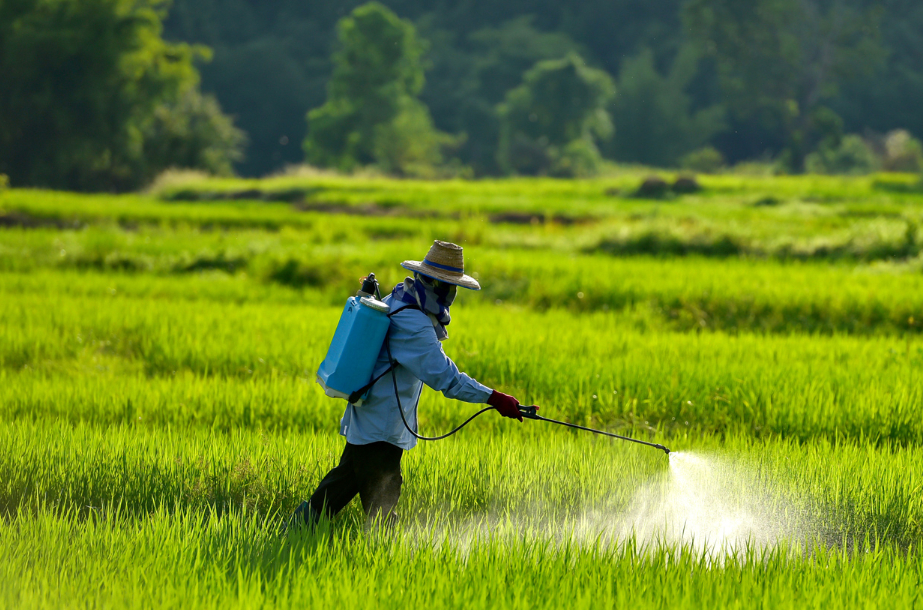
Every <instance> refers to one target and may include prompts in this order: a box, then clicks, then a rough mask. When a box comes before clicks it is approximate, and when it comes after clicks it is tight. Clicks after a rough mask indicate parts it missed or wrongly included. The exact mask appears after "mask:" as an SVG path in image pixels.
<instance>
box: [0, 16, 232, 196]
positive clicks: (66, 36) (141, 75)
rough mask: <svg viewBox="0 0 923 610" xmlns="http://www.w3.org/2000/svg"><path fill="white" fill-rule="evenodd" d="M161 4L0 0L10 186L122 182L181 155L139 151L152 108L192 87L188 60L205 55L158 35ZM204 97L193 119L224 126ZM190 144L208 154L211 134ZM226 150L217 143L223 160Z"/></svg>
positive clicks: (5, 167) (4, 159)
mask: <svg viewBox="0 0 923 610" xmlns="http://www.w3.org/2000/svg"><path fill="white" fill-rule="evenodd" d="M162 6H163V2H161V1H160V0H82V1H80V2H77V1H74V0H16V1H9V2H2V3H0V83H2V86H0V171H2V172H5V173H8V174H9V176H10V179H11V181H12V182H13V184H21V185H36V186H46V187H54V188H68V189H84V190H119V189H129V188H135V187H137V186H139V185H140V184H141V183H142V182H143V181H144V180H145V179H147V178H148V177H150V176H151V175H152V174H153V173H156V172H157V171H159V170H161V169H164V168H165V167H167V166H171V165H179V164H180V163H181V162H182V160H180V159H173V158H169V157H166V158H160V159H159V160H154V159H145V158H144V154H145V147H146V144H147V143H148V139H149V138H150V137H152V135H151V134H152V130H154V131H157V128H156V126H155V124H156V123H157V121H158V119H157V113H158V109H160V108H162V107H163V106H164V105H168V106H169V105H175V104H177V103H178V102H179V100H180V99H181V98H182V97H183V96H186V95H190V93H189V92H190V91H191V90H193V89H195V87H196V86H197V83H198V77H197V73H196V70H195V68H194V67H193V65H192V62H193V58H194V57H195V56H200V57H207V50H206V49H204V48H196V47H190V46H188V45H186V44H170V43H167V42H164V41H163V40H162V39H161V37H160V34H161V17H162V16H163V13H162V11H161V8H162ZM209 104H210V112H209V113H208V114H207V119H205V117H203V116H202V115H200V116H199V118H198V119H197V120H198V122H199V123H201V122H202V120H203V119H204V120H213V121H218V122H222V125H221V126H220V129H225V131H226V127H227V124H226V119H224V118H223V117H221V114H220V111H218V109H217V105H216V103H215V102H213V101H212V102H209ZM180 107H182V106H180ZM177 108H178V107H177V106H174V107H173V109H172V110H171V111H170V112H173V113H174V114H175V112H176V111H177ZM161 131H162V130H161ZM227 143H228V142H225V144H227ZM200 144H201V145H202V146H204V147H205V148H211V150H212V153H209V156H211V157H213V158H214V157H216V155H218V154H219V153H217V152H216V149H214V148H212V143H211V142H204V141H201V140H200ZM220 148H221V147H219V149H220ZM233 148H234V147H233V146H231V147H229V148H224V149H223V150H224V151H225V152H227V153H229V156H228V157H227V159H226V161H230V160H231V159H232V158H233V152H232V149H233ZM193 156H195V155H193ZM187 158H188V157H187ZM155 161H156V162H155ZM214 161H216V162H217V161H218V159H217V158H215V159H214ZM219 164H220V163H219ZM225 165H226V164H225Z"/></svg>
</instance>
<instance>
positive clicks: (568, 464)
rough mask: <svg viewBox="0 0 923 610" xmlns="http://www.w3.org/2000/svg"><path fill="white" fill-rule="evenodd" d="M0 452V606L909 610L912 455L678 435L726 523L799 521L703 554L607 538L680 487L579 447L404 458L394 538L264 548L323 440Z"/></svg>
mask: <svg viewBox="0 0 923 610" xmlns="http://www.w3.org/2000/svg"><path fill="white" fill-rule="evenodd" d="M0 438H2V440H3V444H4V446H6V447H9V448H10V449H11V451H9V452H7V453H4V454H3V455H2V456H0V473H2V474H3V480H4V481H5V482H6V483H5V485H4V488H3V490H2V506H3V507H4V510H5V512H6V521H5V523H4V524H3V525H2V526H0V550H2V552H3V553H4V556H5V557H7V558H8V559H7V561H4V562H3V563H2V564H0V578H2V579H3V582H4V583H5V586H4V587H3V588H2V592H0V595H2V596H3V602H4V605H15V606H20V607H21V606H29V607H48V606H57V605H60V604H62V603H66V604H67V605H71V606H78V607H80V606H82V605H86V606H91V605H97V604H111V605H118V606H133V605H145V604H147V605H150V604H158V605H165V606H174V605H175V606H182V607H211V606H212V605H229V604H230V605H240V606H246V607H249V606H263V605H267V604H271V605H281V606H287V605H295V604H298V605H304V604H315V603H320V602H325V603H352V604H355V605H358V606H360V607H364V606H366V605H368V606H376V607H377V606H380V605H385V606H392V605H393V606H395V607H396V606H398V605H406V604H408V603H429V604H436V605H441V604H445V605H456V604H459V603H464V604H465V605H474V606H478V607H480V606H484V607H487V606H490V607H496V606H497V605H500V606H501V607H504V606H507V605H509V606H521V605H523V604H526V605H538V606H542V607H545V606H550V605H551V604H555V603H557V604H559V603H560V601H561V600H562V599H565V598H566V599H569V600H571V601H572V602H574V603H576V604H577V605H578V606H587V607H596V606H598V605H599V604H601V603H605V604H607V605H614V606H618V607H638V605H641V606H642V607H644V606H645V605H651V606H655V605H656V606H658V607H659V606H662V605H671V606H680V607H685V606H687V605H688V606H690V607H692V606H695V605H697V604H701V603H709V604H710V603H714V604H719V603H720V604H734V603H736V604H738V605H743V606H747V605H751V603H752V602H753V601H754V600H753V599H748V598H749V597H750V596H752V595H773V596H774V597H775V599H774V605H775V603H776V602H779V603H780V604H781V605H782V606H783V607H786V604H788V605H791V607H795V606H796V605H798V606H800V605H804V604H806V603H809V604H812V603H816V601H817V600H821V599H823V600H827V601H828V603H829V600H838V601H837V602H836V603H853V602H857V601H858V602H862V603H882V604H886V605H893V606H902V605H907V606H908V607H909V606H911V605H912V604H913V603H915V600H917V598H918V595H919V593H918V587H919V583H920V577H921V576H923V564H921V563H920V554H919V553H918V552H917V549H916V548H915V546H914V544H915V542H916V541H918V540H919V536H920V533H921V532H920V530H919V527H920V512H921V510H923V506H921V504H920V500H919V494H918V493H916V492H918V489H919V485H920V481H919V473H920V472H921V471H923V470H921V468H920V466H921V460H923V455H921V454H920V452H919V451H918V450H914V451H906V450H894V449H889V448H875V447H872V446H870V445H864V444H859V445H856V444H850V443H847V444H839V443H837V444H830V443H815V444H813V445H812V446H800V445H798V444H794V443H788V442H777V441H768V442H753V441H751V440H749V439H746V437H739V438H736V439H730V440H729V439H725V440H724V441H721V442H720V443H716V441H717V439H709V438H707V437H706V438H701V437H699V438H691V437H690V438H688V439H682V440H679V447H680V448H681V449H684V450H685V449H686V448H687V447H692V448H694V449H692V450H693V452H695V453H697V454H699V455H700V456H702V457H703V458H704V459H708V460H713V462H712V463H714V464H718V463H720V460H730V461H732V463H733V466H732V467H731V469H730V470H728V471H727V473H725V478H726V479H728V480H730V481H731V482H732V485H733V486H734V487H735V489H739V490H744V493H743V495H742V496H740V497H739V498H737V500H738V502H737V503H735V504H734V506H733V507H731V508H730V510H732V511H733V512H734V514H735V515H736V514H737V513H738V512H739V511H746V510H750V509H753V508H754V507H760V506H764V507H765V505H766V504H767V503H769V504H772V506H773V507H772V508H769V509H768V510H767V513H768V515H769V516H772V515H774V514H776V512H777V511H778V510H779V509H780V507H781V506H783V505H787V506H789V507H796V508H797V509H798V515H797V516H800V517H802V518H803V519H802V520H801V522H800V523H801V525H800V526H799V528H797V529H791V530H790V531H786V530H785V527H789V526H791V524H793V523H796V522H797V520H795V521H791V520H788V519H785V520H784V526H785V527H781V528H780V523H779V522H778V521H768V522H767V525H768V526H769V527H774V528H776V529H777V530H778V531H777V533H778V534H779V535H780V536H781V539H780V540H777V541H775V542H774V543H773V544H771V545H769V546H758V545H756V544H755V543H754V544H752V545H749V546H746V545H745V546H742V547H739V550H738V551H737V552H735V553H731V554H727V555H725V554H718V555H715V554H713V553H710V552H709V551H708V550H706V549H703V548H701V547H698V546H696V544H695V542H694V541H693V540H685V541H684V540H682V539H680V540H677V541H673V540H662V541H659V542H658V541H657V540H655V539H651V540H644V539H642V538H638V537H637V536H636V535H633V534H631V533H630V532H631V530H630V529H628V530H625V529H623V528H621V527H620V524H621V522H622V521H624V520H625V519H626V518H628V522H629V524H630V523H631V518H632V516H631V515H630V513H631V511H632V506H633V504H634V501H635V500H636V499H637V496H638V495H639V494H641V495H643V494H644V493H645V492H644V491H643V490H644V485H645V484H646V482H647V483H651V484H655V485H656V484H658V483H660V482H664V481H666V482H667V485H668V486H667V487H666V488H665V490H666V491H671V490H672V491H674V492H675V491H676V490H677V489H678V488H676V487H675V486H671V484H670V483H669V482H668V481H669V479H670V478H671V477H673V476H675V475H673V474H671V473H670V472H669V471H668V470H667V464H666V460H665V458H664V457H663V455H662V454H660V453H657V452H649V451H647V450H645V449H640V448H636V447H634V446H626V445H625V444H622V443H619V442H617V441H611V440H595V439H592V438H589V439H588V438H586V437H583V436H578V435H577V434H569V433H565V434H563V435H561V434H557V433H554V432H551V431H539V432H535V433H525V434H523V435H522V436H520V435H519V434H518V433H516V432H513V431H510V432H508V433H505V434H502V435H499V436H498V435H496V434H491V435H489V436H486V437H484V436H482V435H479V434H474V435H469V436H464V437H459V438H458V439H453V440H452V441H449V442H446V443H443V444H437V445H432V446H425V447H421V448H419V449H417V450H414V451H413V452H411V453H409V454H407V459H406V460H405V464H404V469H405V481H406V482H405V486H404V494H403V498H402V500H401V504H400V505H399V509H400V511H401V514H402V515H403V521H402V523H403V524H404V525H402V526H401V527H400V528H399V530H397V531H395V532H393V533H392V534H390V535H383V534H376V533H375V531H374V530H372V531H369V532H363V528H362V522H361V520H360V519H359V518H358V515H357V513H356V512H355V507H352V508H351V509H350V511H349V512H348V514H346V515H345V516H344V517H343V518H341V519H338V520H337V522H335V523H333V524H332V525H328V524H326V523H322V526H321V528H320V529H319V530H318V531H316V532H314V533H311V532H307V531H303V530H302V531H300V532H298V531H296V532H293V533H289V534H287V535H280V534H279V523H280V520H281V518H282V517H284V516H285V515H286V514H287V513H288V510H290V508H291V506H292V505H293V504H294V503H295V502H297V501H298V499H299V498H300V497H301V496H302V495H303V494H304V493H305V490H306V489H310V486H311V484H312V483H313V482H314V481H316V479H317V477H319V476H320V474H321V473H322V472H323V470H324V469H325V468H327V467H328V466H329V465H330V464H332V463H333V460H334V459H335V457H336V452H337V451H338V449H339V446H340V442H338V441H336V440H335V439H334V438H333V437H331V436H329V435H307V436H304V435H292V434H283V435H264V434H260V433H252V432H239V433H233V434H231V435H223V434H215V433H212V432H194V433H191V434H190V433H184V432H180V431H176V430H167V429H163V430H152V431H139V430H133V429H131V428H128V427H119V428H114V429H112V428H110V429H106V428H93V427H85V426H77V427H75V428H71V427H67V426H61V425H58V424H51V425H33V424H22V423H14V424H3V425H2V426H0ZM719 447H720V448H719ZM883 471H884V472H895V473H898V472H901V473H906V476H901V477H886V478H885V479H884V480H883V479H882V477H881V476H880V473H881V472H883ZM679 489H681V488H679ZM690 508H694V507H690ZM760 518H764V517H763V516H761V517H760ZM754 531H756V530H754ZM786 541H787V542H786ZM344 575H345V576H348V578H349V583H348V584H346V585H344V582H343V578H344ZM397 583H405V584H403V585H399V584H397ZM574 600H576V601H574ZM780 600H781V601H780Z"/></svg>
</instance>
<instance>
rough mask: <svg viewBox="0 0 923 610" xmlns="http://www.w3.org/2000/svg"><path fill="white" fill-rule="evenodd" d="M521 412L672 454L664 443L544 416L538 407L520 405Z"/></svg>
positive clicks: (524, 414)
mask: <svg viewBox="0 0 923 610" xmlns="http://www.w3.org/2000/svg"><path fill="white" fill-rule="evenodd" d="M519 413H520V414H521V415H522V416H523V417H525V418H526V419H536V420H538V421H546V422H549V423H552V424H558V425H559V426H567V427H568V428H576V429H577V430H584V431H586V432H592V433H593V434H601V435H603V436H611V437H612V438H617V439H621V440H623V441H631V442H632V443H638V444H639V445H647V446H648V447H653V448H654V449H660V450H661V451H663V452H664V453H666V454H667V455H670V450H669V449H667V448H666V447H664V446H663V445H658V444H656V443H648V442H647V441H639V440H638V439H636V438H630V437H628V436H620V435H618V434H613V433H611V432H603V431H602V430H594V429H593V428H587V427H585V426H578V425H577V424H572V423H569V422H566V421H558V420H556V419H548V418H547V417H542V416H541V415H539V414H538V407H535V406H531V407H523V406H520V407H519Z"/></svg>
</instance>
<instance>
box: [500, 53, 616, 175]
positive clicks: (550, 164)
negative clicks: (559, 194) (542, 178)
mask: <svg viewBox="0 0 923 610" xmlns="http://www.w3.org/2000/svg"><path fill="white" fill-rule="evenodd" d="M614 95H615V90H614V87H613V85H612V79H611V78H609V75H608V74H606V73H605V72H603V71H602V70H596V69H593V68H589V67H587V66H586V62H584V61H583V59H581V58H580V56H578V55H577V54H575V53H572V54H570V55H568V56H567V57H565V58H564V59H560V60H554V61H540V62H538V63H537V64H535V66H534V67H533V68H532V69H531V70H529V71H528V72H526V74H525V76H524V77H523V83H522V85H520V86H519V87H516V88H515V89H513V90H511V91H509V92H508V93H507V95H506V100H505V101H504V103H503V104H501V105H500V106H499V108H498V111H499V114H500V146H499V150H498V152H497V161H498V163H499V165H500V167H502V168H503V170H504V171H506V172H510V173H517V174H531V175H537V174H557V175H582V174H585V173H586V172H594V171H596V168H597V166H598V164H599V152H598V151H597V149H596V145H595V142H594V140H595V139H605V138H608V137H609V136H611V134H612V122H611V119H610V118H609V114H608V112H607V111H606V106H607V105H608V103H609V101H610V100H612V98H613V96H614Z"/></svg>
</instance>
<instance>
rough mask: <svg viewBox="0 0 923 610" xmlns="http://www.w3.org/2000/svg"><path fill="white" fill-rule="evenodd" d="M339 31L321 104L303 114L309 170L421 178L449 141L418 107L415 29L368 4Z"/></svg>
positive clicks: (342, 23) (419, 82)
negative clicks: (365, 169) (361, 169)
mask: <svg viewBox="0 0 923 610" xmlns="http://www.w3.org/2000/svg"><path fill="white" fill-rule="evenodd" d="M337 30H338V32H339V39H340V48H339V50H338V51H337V52H336V54H335V55H334V65H335V67H334V71H333V75H332V76H331V78H330V83H329V85H328V88H327V102H326V103H325V104H324V105H323V106H321V107H320V108H316V109H314V110H312V111H311V112H309V113H308V137H307V139H306V140H305V143H304V149H305V155H306V158H307V160H308V162H309V163H313V164H316V165H320V166H324V167H336V168H339V169H341V170H351V169H353V168H355V167H357V166H360V165H370V164H373V163H377V164H378V165H379V166H381V167H382V168H383V169H385V170H386V171H392V172H396V173H402V174H419V173H421V172H424V173H425V172H426V171H427V170H429V169H431V168H432V167H433V166H434V165H436V164H438V163H439V162H440V161H441V156H440V151H439V147H440V145H441V144H442V143H444V142H448V141H450V138H447V137H445V136H443V135H440V134H438V133H437V132H436V130H435V129H434V128H433V126H432V120H431V119H430V116H429V111H428V110H427V109H426V107H425V106H424V105H423V104H422V102H420V101H419V100H418V99H417V96H418V95H419V93H420V91H421V90H422V88H423V65H422V61H421V56H422V54H423V50H424V47H423V45H422V44H421V43H420V41H418V40H417V37H416V32H415V30H414V27H413V25H412V24H411V23H410V22H408V21H404V20H401V19H399V18H398V17H397V16H396V15H395V14H394V13H393V12H391V11H390V10H389V9H388V8H386V7H385V6H383V5H381V4H379V3H377V2H370V3H368V4H365V5H363V6H360V7H359V8H357V9H356V10H354V11H353V12H352V14H351V15H350V16H349V17H346V18H344V19H342V20H341V21H340V22H339V24H338V25H337Z"/></svg>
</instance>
